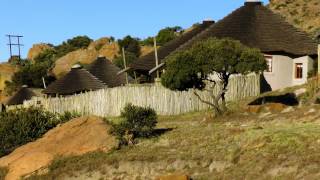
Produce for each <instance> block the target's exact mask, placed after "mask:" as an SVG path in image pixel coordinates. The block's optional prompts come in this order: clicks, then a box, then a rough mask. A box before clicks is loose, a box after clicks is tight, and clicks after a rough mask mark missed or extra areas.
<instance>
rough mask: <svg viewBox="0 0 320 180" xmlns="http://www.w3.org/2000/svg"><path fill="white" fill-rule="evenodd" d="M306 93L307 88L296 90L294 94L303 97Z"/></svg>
mask: <svg viewBox="0 0 320 180" xmlns="http://www.w3.org/2000/svg"><path fill="white" fill-rule="evenodd" d="M306 92H307V89H306V88H300V89H297V90H295V91H294V94H295V95H296V96H297V97H298V96H300V95H302V94H304V93H306Z"/></svg>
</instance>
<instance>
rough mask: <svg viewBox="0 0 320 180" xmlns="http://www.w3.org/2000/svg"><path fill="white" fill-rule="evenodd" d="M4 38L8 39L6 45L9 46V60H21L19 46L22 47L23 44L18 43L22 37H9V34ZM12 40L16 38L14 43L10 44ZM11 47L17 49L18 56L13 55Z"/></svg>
mask: <svg viewBox="0 0 320 180" xmlns="http://www.w3.org/2000/svg"><path fill="white" fill-rule="evenodd" d="M6 36H7V37H8V38H9V43H8V44H7V45H8V46H9V50H10V59H12V58H13V57H16V56H17V57H18V58H19V61H20V60H21V46H23V44H21V43H20V38H22V37H23V36H21V35H10V34H8V35H6ZM13 38H16V43H13V42H12V40H13ZM13 47H18V55H14V54H13Z"/></svg>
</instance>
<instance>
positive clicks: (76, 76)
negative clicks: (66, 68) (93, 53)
mask: <svg viewBox="0 0 320 180" xmlns="http://www.w3.org/2000/svg"><path fill="white" fill-rule="evenodd" d="M104 87H105V84H104V83H103V82H101V81H100V80H99V79H97V78H96V77H95V76H93V75H92V74H91V73H90V72H88V71H87V70H85V69H82V68H81V67H73V68H72V69H71V71H70V72H69V73H68V74H66V75H65V76H64V77H62V78H61V79H59V80H57V81H55V82H53V83H52V84H50V85H49V86H48V87H47V88H46V89H45V90H44V91H43V93H45V94H49V95H55V94H58V95H72V94H76V93H79V92H84V91H93V90H98V89H102V88H104Z"/></svg>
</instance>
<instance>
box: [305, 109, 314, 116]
mask: <svg viewBox="0 0 320 180" xmlns="http://www.w3.org/2000/svg"><path fill="white" fill-rule="evenodd" d="M315 112H316V110H315V109H314V108H312V109H310V110H309V111H308V112H305V113H304V115H308V114H312V113H315Z"/></svg>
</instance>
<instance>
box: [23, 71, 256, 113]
mask: <svg viewBox="0 0 320 180" xmlns="http://www.w3.org/2000/svg"><path fill="white" fill-rule="evenodd" d="M217 92H218V87H216V88H215V93H216V94H217ZM199 94H200V96H201V97H202V98H203V99H207V100H209V99H210V95H209V93H208V92H206V91H201V92H199ZM259 94H260V76H259V75H249V76H246V77H244V76H236V77H233V78H232V79H231V80H230V82H229V88H228V92H227V101H236V100H240V99H243V98H246V97H250V96H257V95H259ZM127 103H132V104H134V105H138V106H143V107H148V106H149V107H151V108H154V109H155V110H156V112H157V113H158V114H159V115H178V114H183V113H187V112H194V111H200V110H205V109H208V105H206V104H204V103H202V102H200V101H199V99H198V98H197V97H196V96H195V95H194V93H193V91H192V90H190V91H184V92H178V91H171V90H169V89H166V88H164V87H163V86H161V85H160V84H148V85H129V86H123V87H116V88H108V89H102V90H98V91H93V92H87V93H83V94H78V95H74V96H68V97H57V98H43V97H36V98H33V99H32V100H30V101H26V102H25V103H24V106H25V107H30V106H43V107H44V108H45V109H46V110H48V111H51V112H57V113H62V112H65V111H70V112H73V111H75V112H78V113H81V114H83V115H89V114H90V115H97V116H104V117H108V116H119V115H120V113H121V110H122V109H123V107H124V106H125V105H126V104H127Z"/></svg>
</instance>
